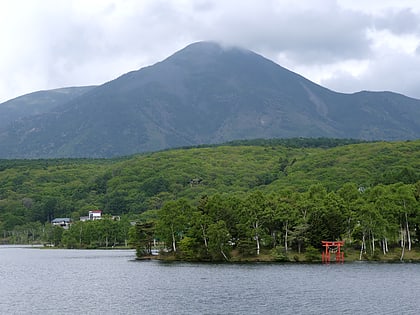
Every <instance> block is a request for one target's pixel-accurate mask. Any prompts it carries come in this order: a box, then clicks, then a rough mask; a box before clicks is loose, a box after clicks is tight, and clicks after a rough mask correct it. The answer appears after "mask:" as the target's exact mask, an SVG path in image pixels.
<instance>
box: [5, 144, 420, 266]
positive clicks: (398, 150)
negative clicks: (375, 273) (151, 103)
mask: <svg viewBox="0 0 420 315" xmlns="http://www.w3.org/2000/svg"><path fill="white" fill-rule="evenodd" d="M340 141H341V142H340ZM350 142H351V141H350ZM348 143H349V141H345V140H337V141H336V142H334V141H331V140H330V139H312V140H308V139H295V140H294V141H291V142H290V143H287V142H284V141H283V142H282V141H275V140H272V141H263V140H261V141H257V142H256V141H254V142H252V141H251V142H236V143H230V144H229V145H223V146H211V147H200V148H185V149H178V150H169V151H162V152H155V153H150V154H142V155H136V156H131V157H126V158H121V159H99V160H94V159H57V160H1V161H0V232H1V233H2V236H3V238H4V240H5V241H7V240H8V241H11V240H13V238H14V236H16V235H17V234H16V233H17V231H25V233H26V235H27V238H29V239H30V236H31V235H32V234H33V233H35V232H34V230H35V229H36V227H38V228H39V227H42V226H44V224H46V226H48V222H49V221H51V220H52V219H53V218H57V217H71V218H72V219H73V220H74V221H77V220H78V219H79V217H80V216H84V215H86V214H87V212H88V211H89V210H93V209H102V210H103V211H104V213H105V214H110V215H119V216H122V217H123V218H124V220H126V221H124V222H128V220H138V219H141V221H142V222H143V223H145V222H146V221H150V220H151V221H154V223H153V224H155V225H156V226H155V227H156V231H155V230H154V231H155V232H156V233H157V235H159V236H160V238H161V239H162V240H166V241H167V244H168V247H172V248H173V247H175V249H178V245H180V246H181V248H182V246H183V247H184V254H185V253H187V252H188V253H189V254H188V255H190V256H192V257H195V258H197V257H198V258H199V257H201V258H203V257H204V258H205V257H207V258H209V257H213V259H217V258H219V259H220V258H222V259H224V257H223V256H225V255H226V257H227V258H228V256H229V253H228V248H230V247H228V246H232V245H228V244H236V245H235V246H236V247H237V248H236V249H237V250H241V251H244V252H248V253H250V252H254V254H256V250H257V248H260V249H263V248H265V249H267V248H272V249H275V248H276V247H278V246H279V245H281V244H282V246H291V247H293V248H294V249H295V250H298V249H299V250H301V249H303V248H306V246H315V247H316V246H319V238H320V237H324V238H334V239H341V238H347V239H350V240H353V241H354V242H355V243H357V242H359V243H361V242H367V241H368V240H370V241H371V243H370V244H372V245H373V246H375V240H376V241H378V240H380V241H381V242H382V241H383V240H384V239H387V241H392V242H393V243H392V244H393V246H394V245H395V244H397V243H398V240H399V239H400V238H401V237H402V240H403V241H404V242H406V243H407V244H408V243H409V244H410V246H411V244H412V243H413V244H415V242H416V241H417V239H418V235H416V232H414V231H415V230H417V231H418V230H419V229H416V227H417V226H418V224H419V217H420V216H419V215H418V214H419V211H420V207H419V195H420V182H419V180H420V172H419V170H420V141H406V142H393V143H390V142H375V143H353V144H348ZM247 211H248V212H247ZM270 211H271V212H270ZM200 213H201V214H200ZM147 218H149V219H147ZM165 220H166V221H165ZM171 220H175V221H171ZM200 220H204V221H200ZM171 222H172V223H174V222H177V224H178V229H179V230H178V231H177V233H176V237H175V234H172V233H170V232H168V230H167V228H168V227H169V226H171V224H172V223H171ZM200 222H201V223H203V222H205V224H204V223H203V224H204V225H202V224H201V223H200ZM149 223H150V222H149ZM153 224H152V225H153ZM200 227H201V228H200ZM332 227H334V228H332ZM203 229H204V230H203ZM71 231H72V228H70V230H69V231H66V232H65V234H66V233H67V239H72V242H73V243H74V240H75V237H76V236H74V235H73V238H69V237H70V236H71V233H75V232H74V231H75V230H74V229H73V232H71ZM81 231H82V229H80V231H79V232H78V233H80V243H79V245H82V237H81V233H82V232H81ZM200 231H201V234H200ZM217 231H224V232H226V233H224V234H223V235H219V234H218V233H219V232H217ZM404 231H405V232H404ZM137 232H138V233H140V232H141V231H140V232H139V231H137ZM125 233H128V232H127V231H126V232H125ZM203 233H204V234H203ZM212 233H213V234H212ZM203 235H204V236H203ZM211 235H213V236H212V237H211ZM401 235H402V236H401ZM404 235H405V236H404ZM33 238H35V236H33ZM285 238H286V239H285ZM77 239H79V237H78V238H77ZM114 239H116V236H115V237H114ZM121 239H127V235H125V236H121ZM372 239H373V240H372ZM107 240H108V237H107ZM215 240H217V242H216V244H215V243H214V241H215ZM256 240H259V244H257V243H256ZM188 242H190V243H189V244H186V243H188ZM372 242H373V243H372ZM85 245H86V244H85ZM87 245H89V244H87ZM137 245H138V246H140V245H139V244H137ZM141 246H143V245H141ZM141 246H140V247H141ZM211 246H214V247H212V250H210V247H211ZM220 246H222V247H220ZM376 246H379V243H377V244H376ZM407 246H408V245H407ZM221 248H222V249H224V251H223V253H222V252H221ZM173 249H174V248H173Z"/></svg>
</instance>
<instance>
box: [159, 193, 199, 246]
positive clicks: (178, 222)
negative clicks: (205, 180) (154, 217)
mask: <svg viewBox="0 0 420 315" xmlns="http://www.w3.org/2000/svg"><path fill="white" fill-rule="evenodd" d="M191 214H192V207H191V206H190V205H189V203H188V202H187V200H186V199H178V200H177V201H169V202H167V203H165V205H164V206H163V207H162V209H160V210H159V222H158V225H157V234H158V235H160V236H161V238H162V239H163V240H164V241H165V242H166V244H171V249H172V251H173V252H174V253H176V251H177V243H178V242H179V241H180V240H181V239H182V238H183V237H184V235H185V233H186V231H187V230H188V227H189V223H190V221H189V219H190V217H191Z"/></svg>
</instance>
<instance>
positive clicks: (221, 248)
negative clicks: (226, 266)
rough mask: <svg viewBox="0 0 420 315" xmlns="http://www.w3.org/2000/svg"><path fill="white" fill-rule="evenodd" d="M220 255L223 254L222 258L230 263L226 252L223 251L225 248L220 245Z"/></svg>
mask: <svg viewBox="0 0 420 315" xmlns="http://www.w3.org/2000/svg"><path fill="white" fill-rule="evenodd" d="M220 253H221V254H222V256H223V257H224V258H225V260H226V261H229V259H228V258H227V257H226V255H225V252H224V251H223V247H222V245H221V244H220Z"/></svg>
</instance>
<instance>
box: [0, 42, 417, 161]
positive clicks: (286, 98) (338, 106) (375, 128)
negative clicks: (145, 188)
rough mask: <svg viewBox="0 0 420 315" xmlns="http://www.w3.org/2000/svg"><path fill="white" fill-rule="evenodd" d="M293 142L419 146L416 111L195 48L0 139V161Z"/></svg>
mask: <svg viewBox="0 0 420 315" xmlns="http://www.w3.org/2000/svg"><path fill="white" fill-rule="evenodd" d="M291 137H332V138H354V139H365V140H402V139H415V138H420V101H419V100H414V99H409V98H407V97H404V96H402V95H396V94H392V95H389V94H386V95H385V94H383V93H373V94H366V93H359V94H354V95H350V94H341V93H336V92H333V91H331V90H328V89H326V88H323V87H321V86H319V85H317V84H315V83H313V82H311V81H309V80H307V79H305V78H304V77H302V76H300V75H298V74H296V73H293V72H291V71H289V70H287V69H285V68H282V67H281V66H279V65H278V64H276V63H274V62H272V61H270V60H269V59H266V58H265V57H263V56H261V55H258V54H256V53H254V52H252V51H249V50H246V49H242V48H239V47H236V46H229V45H225V44H221V43H219V42H214V41H203V42H196V43H193V44H191V45H188V46H187V47H185V48H183V49H181V50H180V51H178V52H176V53H175V54H173V55H172V56H170V57H168V58H167V59H165V60H164V61H162V62H159V63H157V64H155V65H152V66H150V67H146V68H143V69H140V70H138V71H133V72H130V73H128V74H126V75H123V76H121V77H119V78H117V79H115V80H113V81H110V82H108V83H106V84H103V85H101V86H99V87H96V88H94V89H92V91H89V92H88V93H85V94H83V95H80V96H79V97H77V98H75V99H73V100H71V101H69V102H67V103H65V104H62V106H59V107H55V108H54V109H53V110H52V111H50V112H49V114H48V115H47V114H45V115H44V114H43V115H38V116H36V117H32V118H31V117H27V118H25V120H24V121H23V120H22V121H20V122H17V123H15V124H13V125H11V126H10V128H8V129H5V130H0V158H22V157H23V158H41V157H111V156H121V155H128V154H133V153H139V152H145V151H156V150H161V149H166V148H173V147H180V146H189V145H198V144H211V143H222V142H226V141H231V140H237V139H255V138H291Z"/></svg>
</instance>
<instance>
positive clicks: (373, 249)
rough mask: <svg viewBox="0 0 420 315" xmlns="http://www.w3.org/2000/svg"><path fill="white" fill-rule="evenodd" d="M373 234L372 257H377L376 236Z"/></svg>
mask: <svg viewBox="0 0 420 315" xmlns="http://www.w3.org/2000/svg"><path fill="white" fill-rule="evenodd" d="M371 234H372V256H373V255H375V235H374V234H373V232H371Z"/></svg>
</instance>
